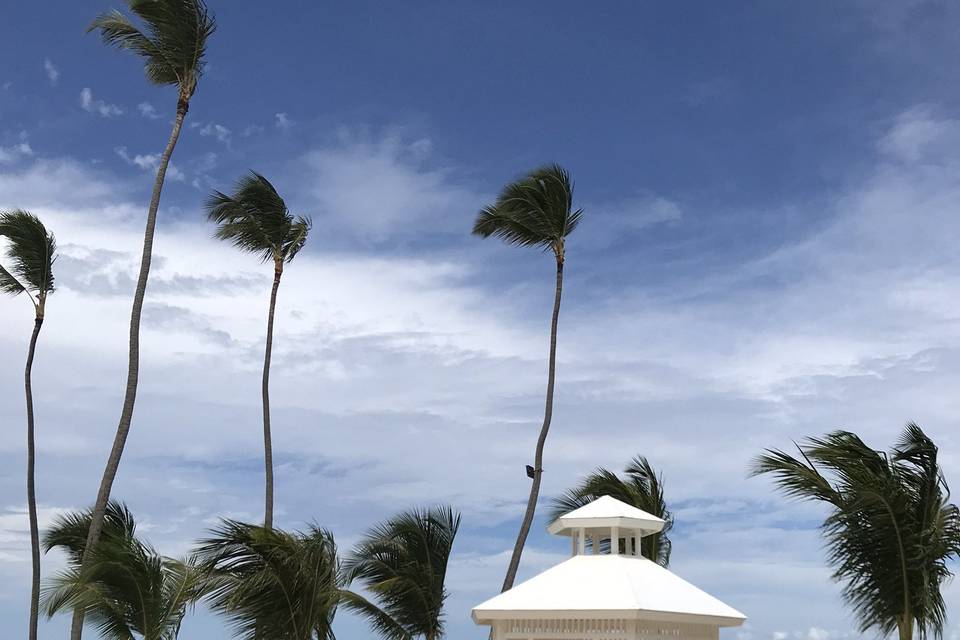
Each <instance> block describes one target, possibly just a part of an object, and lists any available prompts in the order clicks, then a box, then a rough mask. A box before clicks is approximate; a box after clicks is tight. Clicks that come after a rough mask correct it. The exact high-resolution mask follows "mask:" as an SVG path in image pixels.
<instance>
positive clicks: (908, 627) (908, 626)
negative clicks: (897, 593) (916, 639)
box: [897, 616, 913, 640]
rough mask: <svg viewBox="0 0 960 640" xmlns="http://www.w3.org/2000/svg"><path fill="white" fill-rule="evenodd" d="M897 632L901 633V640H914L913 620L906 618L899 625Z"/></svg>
mask: <svg viewBox="0 0 960 640" xmlns="http://www.w3.org/2000/svg"><path fill="white" fill-rule="evenodd" d="M897 630H898V631H899V633H900V640H913V618H909V617H907V616H904V617H903V619H901V620H900V621H899V622H898V623H897Z"/></svg>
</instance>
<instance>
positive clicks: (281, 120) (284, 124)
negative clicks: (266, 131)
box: [274, 113, 296, 131]
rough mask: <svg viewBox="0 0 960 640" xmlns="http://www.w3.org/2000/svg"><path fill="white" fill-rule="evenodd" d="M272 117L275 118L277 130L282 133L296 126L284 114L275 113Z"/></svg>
mask: <svg viewBox="0 0 960 640" xmlns="http://www.w3.org/2000/svg"><path fill="white" fill-rule="evenodd" d="M274 117H275V118H276V125H277V129H280V130H282V131H286V130H287V129H289V128H290V127H292V126H293V125H294V124H296V123H295V122H294V121H293V120H291V119H290V117H289V116H288V115H287V114H286V113H277V114H276V115H275V116H274Z"/></svg>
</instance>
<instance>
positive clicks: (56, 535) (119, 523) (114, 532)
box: [43, 500, 137, 565]
mask: <svg viewBox="0 0 960 640" xmlns="http://www.w3.org/2000/svg"><path fill="white" fill-rule="evenodd" d="M91 517H92V516H91V510H90V509H87V510H85V511H72V512H70V513H66V514H62V515H58V516H57V517H55V518H54V519H53V523H52V524H51V525H50V527H49V528H48V529H47V530H46V531H45V532H44V534H43V550H44V552H45V553H46V552H49V551H50V550H51V549H54V548H57V549H60V550H61V551H63V552H65V553H66V554H67V557H68V559H69V561H70V563H71V564H73V565H79V564H80V560H81V559H82V558H83V550H84V549H85V548H86V546H87V533H88V532H89V531H90V519H91ZM136 530H137V523H136V520H134V517H133V514H132V513H131V512H130V510H129V509H128V508H127V506H126V505H124V504H121V503H119V502H116V501H113V500H111V501H110V502H109V503H108V504H107V512H106V515H105V517H104V520H103V533H102V534H101V540H129V539H132V538H133V537H134V536H135V535H136Z"/></svg>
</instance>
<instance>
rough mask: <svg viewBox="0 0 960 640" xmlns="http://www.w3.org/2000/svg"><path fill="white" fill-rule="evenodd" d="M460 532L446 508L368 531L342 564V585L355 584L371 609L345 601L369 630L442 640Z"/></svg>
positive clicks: (408, 514) (414, 514)
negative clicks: (448, 577) (453, 554)
mask: <svg viewBox="0 0 960 640" xmlns="http://www.w3.org/2000/svg"><path fill="white" fill-rule="evenodd" d="M459 527H460V515H459V514H458V513H457V512H455V511H454V510H453V509H452V508H450V507H448V506H438V507H433V508H430V509H414V510H411V511H406V512H403V513H400V514H398V515H396V516H394V517H393V518H391V519H389V520H387V521H386V522H384V523H381V524H379V525H377V526H375V527H374V528H372V529H371V530H370V531H369V532H368V533H367V534H366V536H365V537H364V539H363V540H362V541H361V542H360V543H359V544H358V545H357V547H356V548H355V549H354V550H353V552H352V553H351V554H350V556H349V558H348V559H347V560H346V562H345V563H344V568H345V570H346V576H347V581H348V583H349V582H353V581H358V582H360V584H361V585H362V586H363V588H364V589H365V590H367V591H368V592H370V594H371V595H372V596H373V599H374V601H375V604H373V603H370V602H369V601H366V600H365V599H364V600H361V601H357V600H355V599H352V598H351V599H347V600H345V604H346V606H347V607H349V608H351V609H352V610H354V611H355V612H357V613H359V614H360V615H362V616H364V617H365V618H367V620H368V621H369V622H370V624H371V625H372V626H373V627H374V629H376V630H378V631H380V632H382V633H385V634H387V637H390V638H394V639H396V640H402V638H403V635H402V634H401V631H402V632H404V633H406V634H407V635H408V636H418V635H423V636H425V637H432V638H437V637H440V636H441V635H442V634H443V629H444V619H443V606H444V603H445V602H446V599H447V595H448V592H447V590H446V587H445V586H444V581H445V579H446V572H447V564H448V562H449V560H450V553H451V551H452V549H453V543H454V539H455V538H456V535H457V530H458V529H459Z"/></svg>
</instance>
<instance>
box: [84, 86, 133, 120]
mask: <svg viewBox="0 0 960 640" xmlns="http://www.w3.org/2000/svg"><path fill="white" fill-rule="evenodd" d="M80 106H81V107H82V108H83V110H84V111H86V112H88V113H96V114H99V115H100V116H102V117H104V118H113V117H115V116H119V115H123V109H121V108H120V107H118V106H117V105H115V104H109V103H106V102H104V101H103V100H98V99H95V98H94V97H93V91H91V90H90V89H89V88H87V87H84V88H83V89H82V90H81V91H80Z"/></svg>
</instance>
